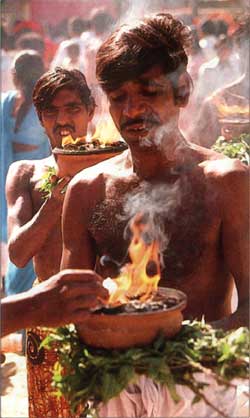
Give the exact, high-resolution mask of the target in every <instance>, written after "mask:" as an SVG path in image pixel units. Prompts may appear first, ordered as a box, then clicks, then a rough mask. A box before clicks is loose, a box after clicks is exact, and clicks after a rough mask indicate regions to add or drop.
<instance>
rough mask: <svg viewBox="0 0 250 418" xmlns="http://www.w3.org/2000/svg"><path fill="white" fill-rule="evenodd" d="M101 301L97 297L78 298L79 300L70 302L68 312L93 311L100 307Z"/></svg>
mask: <svg viewBox="0 0 250 418" xmlns="http://www.w3.org/2000/svg"><path fill="white" fill-rule="evenodd" d="M99 304H100V303H99V300H98V299H97V298H96V296H95V295H91V294H89V295H85V296H78V297H77V298H75V299H73V300H70V301H68V304H67V310H68V311H69V312H74V311H76V310H78V309H91V308H95V307H97V306H99Z"/></svg>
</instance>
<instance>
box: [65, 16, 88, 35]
mask: <svg viewBox="0 0 250 418" xmlns="http://www.w3.org/2000/svg"><path fill="white" fill-rule="evenodd" d="M85 30H86V23H85V21H84V20H83V19H82V18H81V17H75V16H74V17H71V18H70V19H69V21H68V33H69V35H70V32H71V33H74V34H76V35H79V36H80V35H81V34H82V32H83V31H85Z"/></svg>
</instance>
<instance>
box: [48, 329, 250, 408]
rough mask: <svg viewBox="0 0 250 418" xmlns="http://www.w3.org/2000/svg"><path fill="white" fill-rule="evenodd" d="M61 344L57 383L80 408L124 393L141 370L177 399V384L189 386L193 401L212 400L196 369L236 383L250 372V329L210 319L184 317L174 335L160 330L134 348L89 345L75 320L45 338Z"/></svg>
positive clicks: (56, 368) (53, 343)
mask: <svg viewBox="0 0 250 418" xmlns="http://www.w3.org/2000/svg"><path fill="white" fill-rule="evenodd" d="M43 345H44V346H46V347H52V346H53V347H55V345H56V347H58V348H57V350H58V354H59V363H58V364H56V365H55V370H54V383H53V385H54V387H55V388H56V389H57V390H58V392H59V393H61V394H63V395H64V396H65V397H66V398H67V399H68V400H69V402H70V404H71V407H72V409H73V411H74V412H75V411H76V410H77V408H78V407H79V406H80V405H83V404H85V403H87V402H88V401H89V400H90V401H93V402H94V406H95V407H92V409H91V408H90V407H86V410H85V412H86V413H89V414H90V413H92V414H93V413H94V411H96V408H97V407H98V404H99V403H100V402H107V401H108V400H109V399H111V398H113V397H115V396H117V395H119V393H120V392H121V391H122V390H123V389H125V388H126V387H127V386H128V384H129V383H131V382H135V381H136V379H137V378H138V376H139V375H140V374H144V375H146V376H148V377H150V378H151V379H152V380H153V381H155V382H157V383H159V384H162V385H166V386H167V387H168V389H169V391H170V394H171V396H172V398H173V400H174V401H175V402H178V401H179V400H180V397H179V395H178V393H177V391H176V385H177V384H181V385H185V386H188V387H189V388H190V389H191V390H192V391H193V393H194V399H193V402H194V403H195V402H198V401H199V400H200V399H203V400H204V401H205V402H206V401H207V400H206V398H205V396H204V394H203V388H204V384H203V383H202V382H198V381H197V380H196V377H195V375H196V372H199V371H201V372H203V373H205V374H207V375H209V376H213V377H214V378H215V380H217V382H218V383H220V384H223V385H225V386H229V385H231V383H230V381H231V380H232V379H233V378H235V377H239V378H248V376H249V331H248V330H247V329H246V328H239V329H237V330H235V331H231V332H223V331H222V330H216V329H213V328H212V327H211V326H209V325H207V324H205V322H204V321H202V322H199V321H193V322H190V321H184V322H183V326H182V329H181V330H180V332H179V333H178V335H176V336H175V337H174V338H172V339H171V340H166V339H165V338H164V337H163V336H162V335H160V336H159V337H158V338H157V339H156V340H155V341H154V342H153V343H152V344H151V345H149V346H147V347H142V348H140V347H139V348H138V347H134V348H130V349H128V350H104V349H95V348H93V347H88V346H86V345H85V344H83V343H82V342H81V341H80V340H79V338H78V335H77V332H76V330H75V327H74V326H72V325H70V326H67V327H63V328H58V329H57V330H56V332H55V333H54V334H51V335H50V336H49V337H47V338H46V340H45V341H44V342H43Z"/></svg>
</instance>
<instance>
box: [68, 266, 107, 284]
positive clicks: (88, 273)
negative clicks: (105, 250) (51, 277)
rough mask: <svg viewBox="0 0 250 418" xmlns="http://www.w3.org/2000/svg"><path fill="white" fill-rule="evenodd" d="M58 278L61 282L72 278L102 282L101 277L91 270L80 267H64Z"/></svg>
mask: <svg viewBox="0 0 250 418" xmlns="http://www.w3.org/2000/svg"><path fill="white" fill-rule="evenodd" d="M60 280H62V282H64V283H67V282H71V281H72V280H75V281H78V282H80V281H83V282H88V281H91V280H95V281H99V282H100V283H102V282H103V278H102V277H101V276H99V275H98V274H97V273H95V272H94V271H93V270H80V269H74V270H71V269H66V270H62V271H61V272H60Z"/></svg>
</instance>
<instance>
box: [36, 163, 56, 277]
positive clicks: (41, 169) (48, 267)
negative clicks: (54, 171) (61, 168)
mask: <svg viewBox="0 0 250 418" xmlns="http://www.w3.org/2000/svg"><path fill="white" fill-rule="evenodd" d="M48 160H49V164H48V165H49V166H53V165H54V161H53V159H52V158H51V159H48ZM46 170H47V169H46V165H40V164H37V165H36V166H35V167H34V171H33V173H32V176H31V178H30V192H31V198H32V202H33V215H35V213H37V211H38V210H39V209H40V207H41V206H42V204H43V203H44V200H45V199H44V197H43V195H42V193H41V191H40V190H39V189H40V186H41V178H42V175H43V174H44V173H45V172H46ZM51 216H54V214H53V213H51ZM61 255H62V233H61V217H60V218H59V219H58V220H57V222H56V224H55V225H54V226H53V228H52V229H51V231H50V233H49V236H48V238H47V240H46V242H45V243H44V245H43V246H42V247H41V249H40V251H39V252H38V253H37V254H36V255H35V256H34V258H33V261H34V267H35V272H36V274H37V277H38V279H39V281H43V280H45V279H48V278H49V277H51V276H52V275H53V274H55V273H57V272H58V271H59V270H60V261H61Z"/></svg>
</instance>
